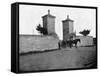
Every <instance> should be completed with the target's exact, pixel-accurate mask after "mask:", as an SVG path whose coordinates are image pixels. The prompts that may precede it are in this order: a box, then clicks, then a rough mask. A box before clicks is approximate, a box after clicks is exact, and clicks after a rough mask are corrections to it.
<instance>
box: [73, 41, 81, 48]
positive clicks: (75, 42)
mask: <svg viewBox="0 0 100 76" xmlns="http://www.w3.org/2000/svg"><path fill="white" fill-rule="evenodd" d="M78 42H81V40H80V39H75V40H73V41H72V44H75V47H76V48H77V43H78Z"/></svg>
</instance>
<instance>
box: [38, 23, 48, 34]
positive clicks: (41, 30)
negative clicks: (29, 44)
mask: <svg viewBox="0 0 100 76" xmlns="http://www.w3.org/2000/svg"><path fill="white" fill-rule="evenodd" d="M36 30H37V31H39V32H40V33H41V34H43V35H47V34H48V32H47V29H46V28H44V27H42V26H41V25H40V24H39V25H38V26H37V28H36Z"/></svg>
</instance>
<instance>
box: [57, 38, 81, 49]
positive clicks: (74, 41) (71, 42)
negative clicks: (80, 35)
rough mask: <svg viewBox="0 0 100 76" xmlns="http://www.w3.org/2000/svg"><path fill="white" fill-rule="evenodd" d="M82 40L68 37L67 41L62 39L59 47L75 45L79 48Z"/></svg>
mask: <svg viewBox="0 0 100 76" xmlns="http://www.w3.org/2000/svg"><path fill="white" fill-rule="evenodd" d="M78 42H81V40H80V39H68V40H66V41H64V40H62V41H60V42H59V43H58V44H59V48H61V47H62V48H63V47H70V48H72V47H73V46H75V47H76V48H77V43H78Z"/></svg>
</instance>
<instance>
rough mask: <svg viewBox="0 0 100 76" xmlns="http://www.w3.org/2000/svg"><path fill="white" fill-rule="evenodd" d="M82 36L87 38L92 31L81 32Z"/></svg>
mask: <svg viewBox="0 0 100 76" xmlns="http://www.w3.org/2000/svg"><path fill="white" fill-rule="evenodd" d="M79 33H80V34H82V35H83V36H87V35H88V34H89V33H90V30H83V31H80V32H79Z"/></svg>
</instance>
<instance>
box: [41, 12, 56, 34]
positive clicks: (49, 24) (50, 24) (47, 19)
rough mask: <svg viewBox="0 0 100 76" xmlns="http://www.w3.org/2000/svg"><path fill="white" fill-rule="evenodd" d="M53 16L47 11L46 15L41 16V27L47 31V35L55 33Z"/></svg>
mask: <svg viewBox="0 0 100 76" xmlns="http://www.w3.org/2000/svg"><path fill="white" fill-rule="evenodd" d="M55 18H56V17H55V16H53V15H51V14H50V10H48V14H47V15H44V16H42V20H43V27H44V28H46V29H47V32H48V34H50V33H55Z"/></svg>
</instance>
